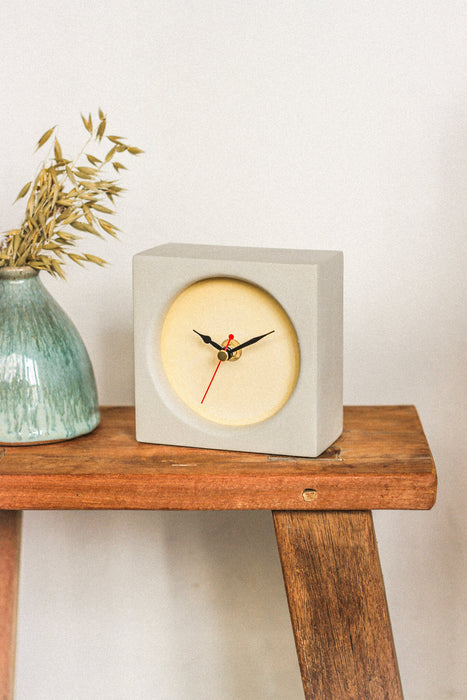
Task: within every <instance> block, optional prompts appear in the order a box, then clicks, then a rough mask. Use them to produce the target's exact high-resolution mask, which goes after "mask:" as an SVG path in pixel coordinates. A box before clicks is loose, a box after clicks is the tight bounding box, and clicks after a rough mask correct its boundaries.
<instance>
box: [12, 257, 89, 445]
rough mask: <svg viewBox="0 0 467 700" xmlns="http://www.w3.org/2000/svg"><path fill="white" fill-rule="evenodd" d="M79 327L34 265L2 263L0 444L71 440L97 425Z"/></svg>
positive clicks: (87, 362) (85, 354)
mask: <svg viewBox="0 0 467 700" xmlns="http://www.w3.org/2000/svg"><path fill="white" fill-rule="evenodd" d="M99 420H100V415H99V404H98V400H97V389H96V382H95V379H94V373H93V370H92V366H91V362H90V360H89V356H88V353H87V351H86V348H85V346H84V343H83V341H82V339H81V337H80V335H79V333H78V331H77V330H76V328H75V326H74V325H73V323H72V322H71V320H70V319H69V318H68V316H67V315H66V313H65V312H64V311H63V309H62V308H61V307H60V306H59V305H58V304H57V302H56V301H55V300H54V298H53V297H52V296H51V294H50V293H49V292H48V291H47V289H46V288H45V287H44V285H43V284H42V282H41V280H40V279H39V273H38V271H37V270H33V269H32V268H31V267H19V268H0V443H9V444H11V443H16V444H17V443H20V444H23V443H34V442H52V441H55V440H68V439H70V438H74V437H76V436H78V435H83V434H85V433H89V432H91V430H94V428H95V427H96V426H97V425H98V424H99Z"/></svg>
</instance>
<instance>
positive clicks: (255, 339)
mask: <svg viewBox="0 0 467 700" xmlns="http://www.w3.org/2000/svg"><path fill="white" fill-rule="evenodd" d="M271 333H274V331H269V333H264V334H263V335H257V336H256V338H251V339H250V340H247V341H246V342H245V343H240V345H237V346H236V347H234V348H232V350H233V352H238V350H243V348H246V347H248V345H253V343H257V342H258V340H261V338H265V337H266V336H267V335H271Z"/></svg>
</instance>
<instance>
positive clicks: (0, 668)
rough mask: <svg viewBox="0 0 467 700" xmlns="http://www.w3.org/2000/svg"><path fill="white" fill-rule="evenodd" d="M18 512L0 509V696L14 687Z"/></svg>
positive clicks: (10, 694) (5, 699) (3, 698)
mask: <svg viewBox="0 0 467 700" xmlns="http://www.w3.org/2000/svg"><path fill="white" fill-rule="evenodd" d="M21 516H22V512H21V511H8V510H4V511H0V698H1V700H11V699H12V698H13V689H14V672H15V648H16V608H17V600H18V579H19V553H20V544H21Z"/></svg>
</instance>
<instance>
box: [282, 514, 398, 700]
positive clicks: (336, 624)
mask: <svg viewBox="0 0 467 700" xmlns="http://www.w3.org/2000/svg"><path fill="white" fill-rule="evenodd" d="M273 517H274V526H275V529H276V538H277V544H278V547H279V554H280V558H281V563H282V570H283V574H284V581H285V586H286V590H287V598H288V601H289V609H290V616H291V619H292V626H293V631H294V635H295V644H296V647H297V654H298V660H299V663H300V670H301V674H302V681H303V688H304V691H305V698H306V700H308V699H309V698H313V699H314V700H318V699H320V700H325V699H326V700H328V699H329V700H344V699H345V700H347V699H349V700H350V699H355V700H383V699H384V700H401V698H402V688H401V683H400V678H399V672H398V668H397V659H396V653H395V649H394V643H393V638H392V631H391V623H390V620H389V612H388V607H387V602H386V594H385V591H384V583H383V577H382V573H381V567H380V563H379V556H378V549H377V544H376V539H375V534H374V528H373V518H372V515H371V512H370V511H273Z"/></svg>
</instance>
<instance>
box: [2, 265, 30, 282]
mask: <svg viewBox="0 0 467 700" xmlns="http://www.w3.org/2000/svg"><path fill="white" fill-rule="evenodd" d="M38 274H39V270H35V269H34V268H33V267H29V266H24V267H0V280H12V281H13V280H25V279H29V278H30V277H37V276H38Z"/></svg>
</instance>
